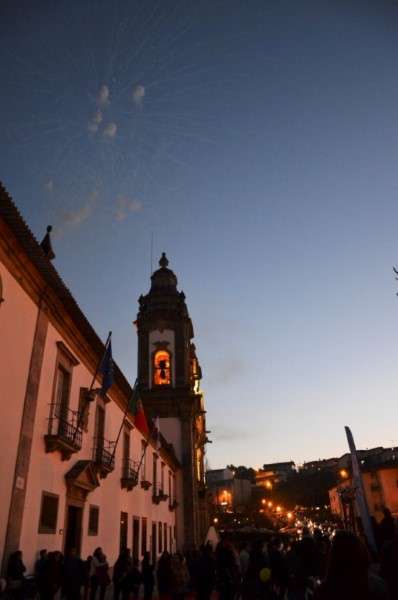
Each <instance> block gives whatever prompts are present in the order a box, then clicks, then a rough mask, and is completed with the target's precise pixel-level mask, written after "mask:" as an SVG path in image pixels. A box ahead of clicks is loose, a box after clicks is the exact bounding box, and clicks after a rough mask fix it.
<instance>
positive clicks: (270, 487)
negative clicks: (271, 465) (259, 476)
mask: <svg viewBox="0 0 398 600" xmlns="http://www.w3.org/2000/svg"><path fill="white" fill-rule="evenodd" d="M265 487H266V488H267V489H269V490H272V483H271V482H270V481H269V479H267V481H266V482H265Z"/></svg>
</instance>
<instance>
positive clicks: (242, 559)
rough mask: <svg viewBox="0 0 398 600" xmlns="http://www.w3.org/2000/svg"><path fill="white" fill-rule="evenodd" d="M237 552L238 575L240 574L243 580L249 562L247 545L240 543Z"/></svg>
mask: <svg viewBox="0 0 398 600" xmlns="http://www.w3.org/2000/svg"><path fill="white" fill-rule="evenodd" d="M239 550H240V552H239V567H240V574H241V577H242V578H243V579H244V577H245V575H246V573H247V569H248V568H249V562H250V554H249V550H248V543H247V542H242V544H241V545H240V549H239Z"/></svg>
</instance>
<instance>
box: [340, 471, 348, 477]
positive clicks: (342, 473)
mask: <svg viewBox="0 0 398 600" xmlns="http://www.w3.org/2000/svg"><path fill="white" fill-rule="evenodd" d="M340 477H341V478H342V479H347V478H348V472H347V470H346V469H341V470H340Z"/></svg>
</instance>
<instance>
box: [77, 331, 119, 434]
mask: <svg viewBox="0 0 398 600" xmlns="http://www.w3.org/2000/svg"><path fill="white" fill-rule="evenodd" d="M111 336H112V331H110V332H109V333H108V337H107V338H106V342H105V351H104V353H103V355H102V356H101V358H100V360H99V361H98V363H97V366H96V368H95V372H94V375H93V379H92V381H91V384H90V387H89V389H88V390H87V392H86V394H85V395H84V400H83V402H82V404H83V406H82V407H81V410H79V411H78V415H77V423H76V428H75V431H74V433H73V439H72V443H74V441H75V439H76V435H77V432H78V430H79V428H80V425H81V423H82V421H83V415H84V413H85V412H86V408H87V405H88V403H89V402H90V400H89V395H90V393H91V392H92V391H93V387H94V384H95V380H96V379H97V376H98V371H99V369H100V366H101V363H102V361H103V360H104V356H105V353H106V349H107V346H108V344H109V342H110V339H111Z"/></svg>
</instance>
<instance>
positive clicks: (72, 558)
mask: <svg viewBox="0 0 398 600" xmlns="http://www.w3.org/2000/svg"><path fill="white" fill-rule="evenodd" d="M378 543H379V553H378V556H377V557H373V563H371V561H370V555H369V552H368V550H367V548H366V546H365V544H364V543H363V541H361V539H360V538H359V537H357V536H356V535H354V534H353V533H351V532H348V531H339V532H337V533H336V535H335V536H334V538H333V540H332V541H330V539H329V537H328V536H325V535H323V533H322V532H321V531H320V530H315V531H314V534H313V535H311V534H310V532H309V530H308V529H305V528H304V529H303V536H302V538H301V539H300V540H292V539H286V538H284V539H283V540H282V539H281V538H279V537H277V536H276V537H274V538H273V539H271V540H270V541H268V542H267V543H266V542H264V540H263V539H259V540H256V541H254V542H253V543H251V544H241V546H240V552H238V551H237V549H236V548H235V546H234V545H233V544H232V543H231V542H230V541H229V540H228V539H223V540H222V541H221V542H220V543H219V544H218V546H217V548H216V549H215V551H213V549H212V547H211V546H210V545H209V544H208V545H206V546H202V547H201V548H200V549H199V550H198V551H194V552H190V553H188V554H187V555H185V556H184V555H182V554H174V555H171V554H170V553H169V552H167V551H165V552H163V554H162V555H161V557H160V558H159V560H158V562H157V565H153V564H152V563H151V559H150V555H149V553H146V554H145V556H144V558H143V560H142V562H141V564H140V563H139V561H138V560H137V559H136V558H134V557H132V556H131V554H130V551H129V550H128V549H125V550H123V551H122V552H121V554H120V556H119V558H118V559H117V561H116V562H115V564H114V566H113V569H112V582H111V578H110V568H109V565H108V562H107V559H106V556H105V554H104V552H103V551H102V549H101V548H97V549H96V550H95V552H94V553H93V556H92V557H88V559H87V560H86V561H83V560H82V559H81V558H79V557H78V556H77V555H76V552H73V551H72V552H70V553H69V555H67V556H66V557H64V556H63V555H62V554H61V553H60V552H50V553H47V552H46V551H45V550H42V551H41V553H40V557H39V559H38V561H37V563H36V566H35V578H34V580H33V579H31V578H27V577H26V568H25V565H24V562H23V556H22V553H21V552H19V551H18V552H15V553H14V554H13V555H12V556H11V557H10V560H9V564H8V570H7V589H6V590H5V591H4V590H3V591H0V597H1V598H2V599H3V598H4V599H7V600H28V599H29V598H35V599H36V600H37V599H40V600H54V599H55V598H57V600H58V599H59V598H60V599H62V600H82V599H84V600H102V599H104V598H105V597H106V598H107V599H108V598H111V597H112V598H113V600H138V599H139V598H144V600H152V599H153V600H155V599H156V600H158V599H159V600H194V599H195V600H216V599H217V600H398V536H397V534H396V531H395V523H394V519H393V518H392V517H391V518H390V515H387V516H386V521H385V522H384V523H383V525H382V526H381V528H380V535H379V537H378Z"/></svg>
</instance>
